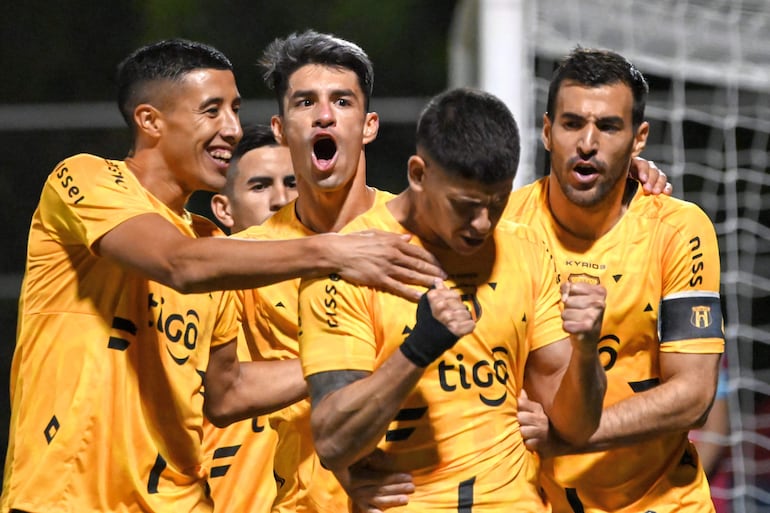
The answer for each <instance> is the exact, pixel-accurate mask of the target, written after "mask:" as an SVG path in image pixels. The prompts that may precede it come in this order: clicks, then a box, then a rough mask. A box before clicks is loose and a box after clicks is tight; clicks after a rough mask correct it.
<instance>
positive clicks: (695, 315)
mask: <svg viewBox="0 0 770 513" xmlns="http://www.w3.org/2000/svg"><path fill="white" fill-rule="evenodd" d="M549 185H550V182H549V178H548V177H546V178H543V179H541V180H539V181H537V182H536V183H534V184H532V185H529V186H526V187H523V188H521V189H519V190H516V191H514V192H513V194H512V195H511V197H510V200H509V202H508V206H507V208H506V211H505V213H504V215H503V217H504V219H509V220H512V221H516V222H521V223H525V224H528V225H529V226H531V227H532V228H533V229H535V230H536V231H537V232H538V233H539V234H540V235H541V236H542V237H543V238H544V239H545V240H546V243H547V244H548V245H549V247H550V249H551V252H552V253H553V256H554V259H555V262H556V268H557V270H558V271H559V273H560V275H561V279H562V280H569V281H575V280H588V281H590V282H593V283H600V284H602V285H604V286H605V287H606V289H607V307H606V311H605V313H604V321H603V325H602V336H601V341H600V344H599V352H600V354H601V356H602V363H603V364H604V368H605V371H606V373H607V392H606V395H605V399H604V406H605V407H607V406H610V405H612V404H614V403H616V402H618V401H622V400H623V399H625V398H627V397H630V396H631V395H633V394H635V393H638V392H641V391H644V390H648V389H649V388H651V387H654V386H656V385H657V384H658V383H659V382H660V377H661V373H660V366H659V361H658V359H659V354H660V353H661V352H680V353H721V352H722V351H723V349H724V335H723V331H722V315H721V308H720V303H719V249H718V247H717V238H716V233H715V231H714V227H713V225H712V223H711V221H710V220H709V218H708V217H707V216H706V214H705V213H704V212H703V211H702V210H701V209H700V208H698V207H697V206H696V205H694V204H692V203H688V202H684V201H681V200H678V199H675V198H672V197H668V196H645V195H644V194H643V192H642V191H641V188H638V190H637V191H636V193H635V195H634V197H633V199H632V201H631V203H630V205H629V206H628V209H627V211H626V212H625V214H624V215H623V217H622V218H621V219H620V221H619V222H618V223H617V224H616V225H615V226H614V227H613V228H612V229H611V230H610V231H609V232H608V233H607V234H606V235H604V236H602V237H601V238H600V239H598V240H597V241H596V242H595V243H593V244H592V245H591V246H590V248H588V249H585V250H577V249H576V248H574V247H573V248H570V247H568V246H567V245H566V244H565V243H564V242H563V240H564V233H563V232H562V231H561V228H560V227H559V225H557V224H556V222H555V221H554V219H553V217H552V215H551V213H550V209H549V207H548V188H549ZM542 479H543V485H544V487H545V490H546V492H547V495H548V498H549V499H550V500H551V502H552V503H553V508H554V511H556V512H564V513H568V512H570V513H571V512H577V511H580V512H583V511H584V512H586V513H588V512H592V513H600V512H628V513H631V512H634V513H638V512H644V511H654V512H656V513H665V512H674V511H678V512H682V511H686V512H709V511H713V506H712V504H711V499H710V495H709V488H708V483H707V482H706V479H705V475H704V473H703V470H702V469H701V467H700V465H699V463H698V458H697V454H696V452H695V449H694V447H693V446H692V444H690V443H689V441H688V439H687V432H685V431H683V432H681V433H671V434H663V435H661V436H659V437H658V438H655V439H653V440H648V441H646V442H641V443H637V444H633V445H629V446H627V447H622V448H616V449H612V450H608V451H602V452H595V453H589V454H579V455H569V456H563V457H558V458H554V459H548V460H544V461H543V463H542Z"/></svg>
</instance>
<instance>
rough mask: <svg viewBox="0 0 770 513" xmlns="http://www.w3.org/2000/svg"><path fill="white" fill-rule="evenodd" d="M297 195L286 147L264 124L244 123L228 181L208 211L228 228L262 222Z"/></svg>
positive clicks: (239, 229) (233, 230)
mask: <svg viewBox="0 0 770 513" xmlns="http://www.w3.org/2000/svg"><path fill="white" fill-rule="evenodd" d="M296 197H297V179H296V177H295V176H294V170H293V169H292V166H291V155H290V154H289V149H288V148H287V147H285V146H281V145H280V144H278V141H276V140H275V136H274V135H273V130H272V129H271V128H270V127H269V126H267V125H248V126H244V127H243V138H242V139H241V142H239V143H238V146H237V147H236V148H235V152H234V153H233V156H232V159H231V160H230V166H229V167H228V169H227V181H226V182H225V186H224V188H223V189H222V191H221V192H219V193H217V194H215V195H214V196H212V197H211V211H212V213H213V214H214V216H216V218H217V219H218V220H219V222H221V223H222V224H223V225H224V226H225V227H227V228H228V229H229V230H230V231H231V232H238V231H241V230H244V229H246V228H248V227H249V226H255V225H258V224H262V223H263V222H265V221H266V220H267V218H268V217H270V216H271V215H273V214H274V213H276V212H277V211H278V210H279V209H280V208H281V207H282V206H284V205H285V204H287V203H288V202H289V201H291V200H293V199H294V198H296Z"/></svg>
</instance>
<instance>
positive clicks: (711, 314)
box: [658, 290, 725, 344]
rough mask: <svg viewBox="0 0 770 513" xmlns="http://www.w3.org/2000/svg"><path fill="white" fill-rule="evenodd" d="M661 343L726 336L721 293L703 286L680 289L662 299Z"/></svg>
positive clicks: (659, 323) (659, 322)
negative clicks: (701, 287) (720, 300)
mask: <svg viewBox="0 0 770 513" xmlns="http://www.w3.org/2000/svg"><path fill="white" fill-rule="evenodd" d="M658 334H659V335H660V336H659V338H660V342H661V344H662V343H664V342H676V341H677V340H692V339H696V338H722V339H723V338H724V337H725V335H724V331H723V322H722V306H721V304H720V302H719V294H718V293H716V292H708V291H703V290H695V291H691V292H680V293H677V294H671V295H670V296H666V297H665V298H663V300H662V301H661V302H660V315H659V316H658Z"/></svg>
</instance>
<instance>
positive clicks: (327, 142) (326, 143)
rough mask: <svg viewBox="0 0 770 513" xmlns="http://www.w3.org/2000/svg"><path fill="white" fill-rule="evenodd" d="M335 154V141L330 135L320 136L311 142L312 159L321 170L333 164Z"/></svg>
mask: <svg viewBox="0 0 770 513" xmlns="http://www.w3.org/2000/svg"><path fill="white" fill-rule="evenodd" d="M336 156H337V143H336V142H334V139H332V138H331V137H322V138H320V139H317V140H316V141H315V142H314V143H313V160H314V161H315V164H316V166H318V168H319V169H321V170H326V169H328V168H330V167H331V166H332V165H334V161H335V157H336Z"/></svg>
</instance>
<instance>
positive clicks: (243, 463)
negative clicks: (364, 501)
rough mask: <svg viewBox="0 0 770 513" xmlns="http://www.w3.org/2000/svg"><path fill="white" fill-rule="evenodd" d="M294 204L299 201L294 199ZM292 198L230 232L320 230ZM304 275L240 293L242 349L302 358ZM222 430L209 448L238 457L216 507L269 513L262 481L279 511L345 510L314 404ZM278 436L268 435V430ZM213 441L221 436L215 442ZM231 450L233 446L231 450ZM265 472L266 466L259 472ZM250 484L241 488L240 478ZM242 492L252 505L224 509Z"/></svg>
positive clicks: (290, 235) (215, 482)
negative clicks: (317, 441) (313, 419)
mask: <svg viewBox="0 0 770 513" xmlns="http://www.w3.org/2000/svg"><path fill="white" fill-rule="evenodd" d="M392 197H393V194H391V193H389V192H385V191H379V190H378V191H376V196H375V203H374V204H375V205H380V204H382V203H384V202H386V201H387V200H389V199H391V198H392ZM295 201H296V200H295ZM295 201H292V202H290V203H288V204H287V205H284V206H283V207H282V208H281V209H280V210H279V211H278V212H276V213H275V214H274V215H273V216H271V217H270V218H268V219H267V220H266V221H265V222H264V223H262V224H261V225H258V226H252V227H250V228H247V229H246V230H243V231H241V232H239V233H235V234H233V235H232V237H235V238H243V239H256V240H260V239H273V240H283V239H296V238H300V237H308V236H310V235H315V233H314V232H313V231H311V230H310V229H308V228H307V227H306V226H305V225H303V224H302V222H300V220H299V219H298V218H297V215H296V210H295ZM299 283H300V282H299V280H298V279H296V280H287V281H284V282H280V283H276V284H273V285H269V286H266V287H261V288H259V289H251V290H244V291H238V292H237V296H238V302H239V310H240V315H241V332H242V338H240V339H239V344H240V347H243V349H244V351H245V352H248V355H249V358H250V359H253V360H264V361H269V360H284V359H292V358H299V347H298V341H297V331H298V328H297V295H298V289H299ZM239 424H240V427H238V424H234V425H232V426H228V427H226V428H224V429H218V428H215V427H213V426H211V425H209V426H207V428H206V438H210V441H207V442H206V444H207V447H209V451H208V452H209V453H211V452H212V450H213V449H215V448H216V447H219V448H222V447H231V448H234V447H238V449H237V455H236V457H233V458H228V459H227V465H228V468H227V473H226V474H224V475H221V479H220V478H212V480H211V484H212V496H213V497H214V501H215V503H216V504H217V507H218V511H225V512H231V511H232V512H236V511H237V512H238V513H240V512H242V511H249V512H253V513H259V512H265V511H270V510H271V508H270V507H268V508H267V509H264V507H263V506H262V505H263V504H264V502H265V500H264V499H265V497H267V496H266V495H265V494H264V493H263V492H262V491H261V490H262V489H263V485H264V482H265V481H267V482H268V484H269V485H270V486H272V488H273V490H274V492H273V496H274V499H272V500H271V503H272V511H273V512H274V513H288V512H292V513H294V512H295V511H296V512H299V513H304V512H313V513H316V512H317V513H327V512H328V513H337V512H339V511H343V510H345V509H347V496H346V494H345V492H344V490H343V489H342V487H341V486H340V485H339V483H338V482H337V479H336V478H335V477H334V475H333V474H332V473H331V472H329V471H328V470H326V469H324V468H323V467H321V465H320V462H319V461H318V456H317V454H316V453H315V448H314V445H313V437H312V433H311V431H310V402H309V400H307V399H305V400H302V401H299V402H297V403H295V404H293V405H291V406H289V407H287V408H284V409H282V410H279V411H277V412H275V413H273V414H271V415H269V416H267V420H266V421H265V422H264V424H261V426H260V427H262V428H264V430H263V431H260V432H254V431H253V430H252V429H251V421H244V422H242V423H239ZM266 433H267V434H268V435H270V434H271V433H272V435H274V436H269V437H268V436H265V434H266ZM214 440H216V441H214ZM232 450H233V449H231V452H232ZM260 469H262V470H260ZM249 480H251V482H252V483H253V485H252V488H244V487H243V486H241V485H240V484H239V483H241V482H244V483H245V482H248V481H249ZM235 494H237V495H238V497H239V498H242V499H241V502H242V503H245V504H250V506H248V509H235V508H230V507H227V508H226V509H220V508H219V506H220V503H225V502H227V503H229V502H230V501H231V500H232V497H233V496H234V495H235ZM219 496H221V497H223V498H222V499H220V498H219Z"/></svg>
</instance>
